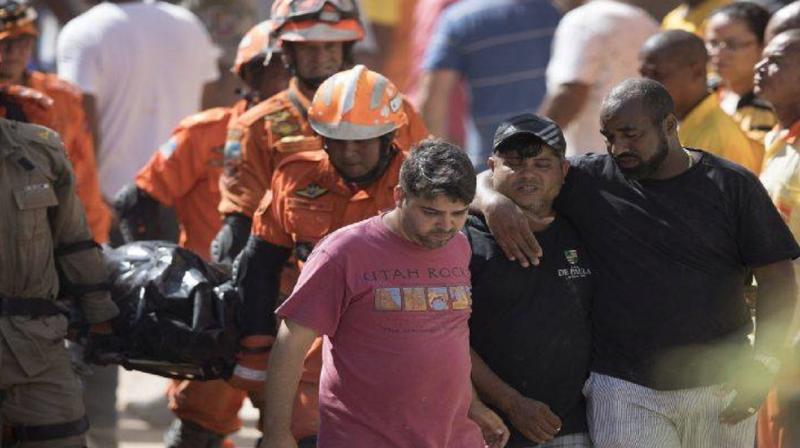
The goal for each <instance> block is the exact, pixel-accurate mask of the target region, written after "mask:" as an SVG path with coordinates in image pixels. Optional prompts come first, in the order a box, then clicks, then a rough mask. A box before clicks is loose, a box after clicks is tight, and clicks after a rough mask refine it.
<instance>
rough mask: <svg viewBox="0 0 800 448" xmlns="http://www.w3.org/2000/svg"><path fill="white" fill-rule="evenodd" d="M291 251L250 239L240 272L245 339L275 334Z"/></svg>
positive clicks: (239, 283) (260, 240)
mask: <svg viewBox="0 0 800 448" xmlns="http://www.w3.org/2000/svg"><path fill="white" fill-rule="evenodd" d="M290 255H291V250H290V249H288V248H285V247H280V246H276V245H274V244H270V243H268V242H266V241H264V240H262V239H261V238H259V237H256V236H250V238H249V239H248V241H247V245H246V246H245V248H244V250H243V251H242V255H241V258H240V260H239V264H238V267H237V269H236V287H237V289H238V290H239V294H240V296H241V299H242V312H241V316H240V321H241V326H242V328H241V330H242V333H243V334H244V335H245V336H249V335H265V334H266V335H275V333H276V325H275V308H276V306H277V301H278V292H279V289H280V275H281V271H282V270H283V265H284V263H285V262H286V260H288V259H289V256H290Z"/></svg>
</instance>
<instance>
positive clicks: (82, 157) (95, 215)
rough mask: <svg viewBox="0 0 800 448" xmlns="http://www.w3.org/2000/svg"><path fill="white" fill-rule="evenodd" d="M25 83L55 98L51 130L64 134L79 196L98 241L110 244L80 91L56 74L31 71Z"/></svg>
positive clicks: (107, 216) (107, 212)
mask: <svg viewBox="0 0 800 448" xmlns="http://www.w3.org/2000/svg"><path fill="white" fill-rule="evenodd" d="M24 83H25V86H26V87H30V88H32V89H35V90H38V91H40V92H42V93H44V94H45V95H47V96H49V97H50V98H52V99H53V109H54V112H55V122H54V123H53V126H51V127H52V128H53V129H54V130H55V131H57V132H58V133H59V134H61V139H62V140H63V141H64V147H65V149H66V151H67V155H68V156H69V160H70V161H71V162H72V167H73V170H74V171H75V179H76V187H77V193H78V197H79V198H80V200H81V203H82V204H83V207H84V208H85V209H86V221H87V224H89V228H90V229H91V231H92V236H93V237H94V240H95V241H97V242H98V243H105V242H107V241H108V231H109V229H110V228H111V220H112V215H111V210H109V208H108V206H107V205H106V203H105V201H103V196H102V195H101V193H100V181H99V179H98V176H97V162H96V160H95V154H94V140H93V139H92V134H91V131H90V130H89V123H88V121H87V119H86V114H85V112H84V110H83V99H82V94H81V92H80V90H78V88H77V87H75V86H73V85H72V84H69V83H68V82H66V81H64V80H61V79H59V78H58V77H57V76H56V75H54V74H52V73H42V72H35V71H34V72H28V73H26V75H25V80H24ZM37 124H41V123H37Z"/></svg>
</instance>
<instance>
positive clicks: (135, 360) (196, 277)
mask: <svg viewBox="0 0 800 448" xmlns="http://www.w3.org/2000/svg"><path fill="white" fill-rule="evenodd" d="M104 256H105V258H106V264H107V266H108V268H109V272H110V283H111V295H112V299H113V300H114V302H115V303H116V304H117V306H118V307H119V309H120V314H119V316H117V317H116V318H115V319H114V320H113V321H112V328H113V330H114V331H113V335H112V336H101V337H94V336H93V337H92V338H91V339H90V341H89V343H88V345H89V347H88V350H87V360H89V361H90V362H93V363H96V364H119V365H121V366H123V367H125V368H127V369H133V370H140V371H144V372H148V373H153V374H156V375H161V376H166V377H170V378H186V379H197V380H209V379H216V378H225V377H227V376H229V374H230V371H231V370H232V369H233V366H234V365H235V363H236V361H235V353H236V351H237V349H238V341H239V334H238V331H237V325H236V312H237V308H238V303H239V298H238V295H237V294H236V292H235V291H234V289H233V287H232V286H231V282H230V276H229V275H228V274H226V273H224V272H223V271H221V270H219V269H216V268H215V267H213V266H210V265H209V264H208V263H206V262H205V261H203V259H202V258H200V257H199V256H198V255H196V254H194V253H193V252H191V251H189V250H186V249H183V248H180V247H178V246H177V245H175V244H172V243H168V242H164V241H139V242H135V243H130V244H126V245H124V246H121V247H119V248H116V249H106V250H105V251H104Z"/></svg>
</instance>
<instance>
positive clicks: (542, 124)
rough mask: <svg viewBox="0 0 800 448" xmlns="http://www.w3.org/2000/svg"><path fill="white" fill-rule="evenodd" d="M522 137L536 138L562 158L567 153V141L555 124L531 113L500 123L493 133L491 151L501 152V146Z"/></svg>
mask: <svg viewBox="0 0 800 448" xmlns="http://www.w3.org/2000/svg"><path fill="white" fill-rule="evenodd" d="M523 135H526V136H532V137H536V138H538V139H539V140H541V141H542V142H543V143H544V144H546V145H547V146H549V147H551V148H553V151H555V152H556V153H558V154H559V155H561V156H562V157H563V156H564V154H565V153H566V151H567V141H566V140H564V134H563V133H562V132H561V128H560V127H559V126H558V125H557V124H556V122H554V121H553V120H551V119H549V118H546V117H540V116H538V115H534V114H531V113H525V114H520V115H516V116H514V117H511V118H509V119H508V120H506V121H503V122H502V123H500V126H498V127H497V131H495V133H494V142H493V144H492V150H493V151H502V149H500V148H501V147H502V146H503V144H505V143H506V142H508V141H509V140H511V139H512V138H516V137H518V136H523ZM503 149H506V148H503Z"/></svg>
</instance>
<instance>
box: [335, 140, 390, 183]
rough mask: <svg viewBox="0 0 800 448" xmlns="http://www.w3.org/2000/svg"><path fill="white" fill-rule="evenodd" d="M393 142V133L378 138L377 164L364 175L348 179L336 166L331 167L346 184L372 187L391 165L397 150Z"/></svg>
mask: <svg viewBox="0 0 800 448" xmlns="http://www.w3.org/2000/svg"><path fill="white" fill-rule="evenodd" d="M393 140H394V132H390V133H388V134H386V135H383V136H381V137H380V144H381V146H380V155H379V156H378V163H377V164H376V165H375V168H373V169H371V170H370V171H369V172H368V173H366V174H363V175H361V176H357V177H350V176H347V175H346V174H344V173H343V172H341V171H340V170H339V168H336V165H333V164H332V165H333V167H334V168H335V169H336V172H337V173H339V176H340V177H341V178H342V179H344V181H345V182H346V183H348V184H356V185H358V186H359V187H367V186H369V185H372V184H373V183H374V182H375V181H376V180H378V179H380V178H381V177H382V176H383V174H384V173H385V172H386V170H387V169H388V168H389V164H391V163H392V160H393V159H394V156H396V155H397V149H395V147H394V145H393V144H392V142H393Z"/></svg>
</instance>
